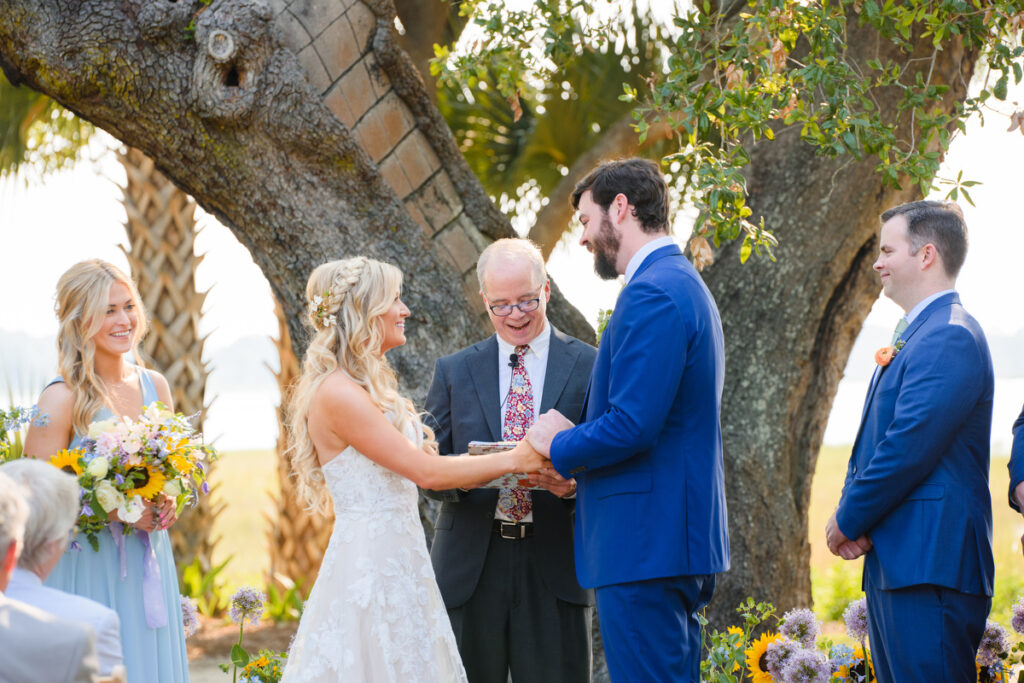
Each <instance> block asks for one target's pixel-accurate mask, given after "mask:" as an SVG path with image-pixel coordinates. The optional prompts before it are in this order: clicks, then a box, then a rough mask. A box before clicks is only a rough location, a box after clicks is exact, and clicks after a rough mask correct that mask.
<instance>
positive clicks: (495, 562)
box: [426, 239, 596, 683]
mask: <svg viewBox="0 0 1024 683" xmlns="http://www.w3.org/2000/svg"><path fill="white" fill-rule="evenodd" d="M477 277H478V279H479V282H480V294H481V296H482V297H483V303H484V306H485V308H486V310H487V314H488V316H489V318H490V321H491V323H492V325H493V326H494V331H495V334H494V335H493V336H491V337H489V338H488V339H486V340H484V341H482V342H479V343H477V344H474V345H472V346H470V347H468V348H466V349H463V350H461V351H459V352H458V353H455V354H452V355H450V356H446V357H444V358H441V359H439V360H438V361H437V364H436V366H435V368H434V378H433V380H432V381H431V384H430V389H429V391H428V393H427V401H426V411H427V418H426V422H427V424H429V425H430V426H431V427H432V428H433V429H434V432H435V434H436V436H437V441H438V446H439V448H440V452H441V454H442V455H447V454H450V453H465V452H466V449H467V445H468V443H469V442H470V441H518V440H520V439H522V438H523V437H524V436H525V435H526V429H527V428H528V427H529V426H530V424H532V423H533V421H534V418H535V417H536V416H537V415H538V414H539V413H540V411H542V410H548V409H550V408H558V409H559V410H561V411H563V412H564V413H565V414H566V415H570V416H572V417H573V418H576V417H577V416H578V415H579V414H580V412H581V410H582V406H583V398H584V394H585V392H586V388H587V377H589V375H590V369H591V366H593V364H594V356H595V354H596V352H595V350H594V348H593V347H592V346H590V345H589V344H585V343H583V342H581V341H579V340H578V339H574V338H572V337H570V336H568V335H565V334H563V333H562V332H560V331H558V330H557V329H555V328H554V327H553V326H552V325H551V324H550V323H549V322H548V320H547V316H546V315H545V312H546V309H547V302H548V298H549V297H550V294H551V288H550V285H549V284H548V277H547V273H546V271H545V268H544V259H543V257H542V256H541V253H540V251H539V250H538V249H537V247H536V246H534V245H533V243H531V242H529V241H527V240H519V239H502V240H498V241H497V242H494V243H493V244H491V245H490V246H488V247H487V249H485V250H484V251H483V253H482V254H481V255H480V259H479V261H478V262H477ZM533 479H534V481H535V482H536V483H537V484H540V485H541V486H542V487H543V489H544V490H534V491H532V492H525V493H524V491H523V490H522V489H510V490H502V491H498V490H496V489H489V488H488V489H484V488H478V489H475V490H472V491H466V490H453V491H443V492H431V491H426V494H427V495H430V496H432V497H435V498H439V499H440V500H442V501H444V504H443V505H442V506H441V512H440V514H439V515H438V518H437V522H436V524H435V527H434V528H435V535H434V542H433V544H432V546H431V551H430V557H431V560H432V562H433V565H434V573H435V574H436V575H437V582H438V585H439V586H440V588H441V595H442V596H443V598H444V602H445V606H446V607H447V608H448V615H449V617H450V619H451V623H452V629H453V630H454V632H455V639H456V640H457V641H458V645H459V652H460V654H461V655H462V661H463V663H464V664H465V667H466V673H467V674H468V677H469V681H470V683H506V682H507V681H508V678H509V674H510V673H511V677H512V680H513V681H515V682H516V683H535V682H537V683H545V682H550V683H589V681H590V676H591V633H590V621H591V611H592V607H591V605H593V595H592V593H591V592H590V591H586V590H584V589H583V588H581V587H580V585H579V583H578V582H577V580H576V570H575V566H574V563H573V553H572V524H573V514H574V511H575V509H576V501H575V493H576V482H575V480H573V479H571V478H570V479H563V478H562V477H561V476H559V475H558V473H557V472H555V471H554V470H548V471H546V472H544V473H542V474H540V475H536V476H535V477H533Z"/></svg>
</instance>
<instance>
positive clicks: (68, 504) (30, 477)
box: [0, 458, 79, 579]
mask: <svg viewBox="0 0 1024 683" xmlns="http://www.w3.org/2000/svg"><path fill="white" fill-rule="evenodd" d="M0 474H5V475H7V476H8V477H9V478H11V479H12V480H13V481H14V482H15V483H16V484H20V485H21V488H22V492H23V495H24V498H25V502H26V503H27V504H28V520H27V521H26V522H25V534H24V543H23V544H22V550H21V555H20V557H19V558H18V566H19V567H21V568H22V569H27V570H29V571H32V572H35V573H36V574H38V575H39V577H40V578H42V579H45V578H46V577H47V576H49V574H50V572H51V571H53V568H54V567H55V566H56V564H57V561H58V560H60V556H61V555H62V554H63V553H64V549H65V548H66V547H67V543H68V535H69V534H70V533H71V530H72V529H73V528H74V526H75V519H76V518H77V517H78V511H79V497H78V481H77V480H76V479H75V477H74V475H72V474H68V473H67V472H64V471H62V470H59V469H57V468H56V467H54V466H53V465H51V464H49V463H46V462H43V461H42V460H35V459H34V458H22V459H20V460H14V461H12V462H8V463H4V464H3V465H0Z"/></svg>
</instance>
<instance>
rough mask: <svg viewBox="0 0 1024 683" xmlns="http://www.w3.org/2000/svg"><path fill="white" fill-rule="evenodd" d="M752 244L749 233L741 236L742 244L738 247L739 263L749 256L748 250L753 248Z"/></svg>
mask: <svg viewBox="0 0 1024 683" xmlns="http://www.w3.org/2000/svg"><path fill="white" fill-rule="evenodd" d="M753 248H754V245H753V243H752V242H751V240H750V235H747V236H746V237H744V238H743V245H742V246H741V247H740V263H746V262H747V259H748V258H750V252H751V251H752V250H753Z"/></svg>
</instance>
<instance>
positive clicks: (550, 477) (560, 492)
mask: <svg viewBox="0 0 1024 683" xmlns="http://www.w3.org/2000/svg"><path fill="white" fill-rule="evenodd" d="M530 485H531V486H539V487H541V488H542V489H547V490H548V491H550V492H551V493H553V494H555V495H556V496H558V497H559V498H565V497H566V496H571V495H572V494H574V493H576V480H575V479H565V478H564V477H562V475H560V474H559V473H558V472H557V471H555V468H554V467H545V468H544V469H542V470H541V471H540V472H538V473H537V474H531V475H530Z"/></svg>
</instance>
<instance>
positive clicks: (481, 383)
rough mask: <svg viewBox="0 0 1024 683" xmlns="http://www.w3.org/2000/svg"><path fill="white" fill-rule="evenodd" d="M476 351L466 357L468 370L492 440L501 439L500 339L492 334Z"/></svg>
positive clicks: (475, 348)
mask: <svg viewBox="0 0 1024 683" xmlns="http://www.w3.org/2000/svg"><path fill="white" fill-rule="evenodd" d="M474 351H475V353H473V354H472V355H470V357H469V358H467V359H466V366H467V371H468V374H469V377H470V379H471V380H472V381H473V388H474V389H475V390H476V394H477V398H478V399H479V400H480V406H481V408H482V409H483V411H484V419H485V420H487V428H488V429H490V430H491V441H500V440H501V416H500V415H499V414H498V411H499V409H500V405H501V397H500V396H498V340H497V337H496V336H494V335H492V336H491V338H490V339H487V340H486V341H482V342H480V343H479V344H477V345H476V346H475V347H474Z"/></svg>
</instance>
